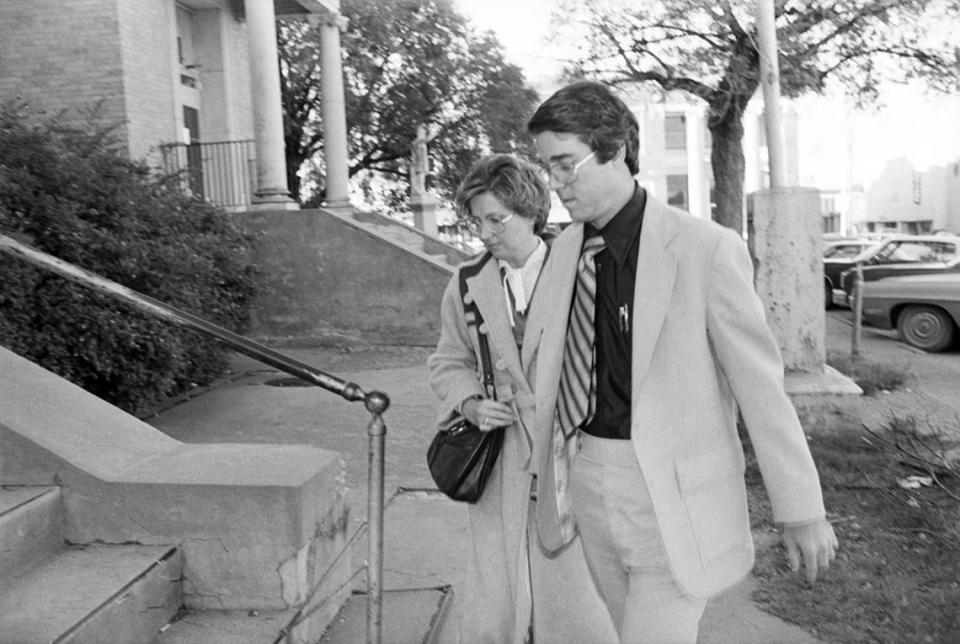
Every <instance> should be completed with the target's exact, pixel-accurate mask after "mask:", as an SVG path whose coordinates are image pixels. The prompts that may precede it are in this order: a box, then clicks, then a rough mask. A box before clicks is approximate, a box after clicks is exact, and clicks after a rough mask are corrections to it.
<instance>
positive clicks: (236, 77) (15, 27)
mask: <svg viewBox="0 0 960 644" xmlns="http://www.w3.org/2000/svg"><path fill="white" fill-rule="evenodd" d="M338 6H339V5H338V4H337V3H336V2H331V1H321V0H71V1H70V2H55V1H54V0H30V2H23V1H21V0H0V97H2V100H11V99H19V100H22V101H25V102H27V104H28V105H29V106H30V108H31V109H33V110H34V111H37V112H40V113H46V114H50V115H54V114H64V115H65V117H66V118H83V115H84V114H85V113H90V112H95V113H96V117H97V119H98V121H99V122H101V123H104V124H109V125H113V126H116V128H117V129H116V133H117V135H118V136H119V138H120V140H121V141H122V142H123V144H124V145H125V146H126V149H127V151H128V152H129V154H130V156H131V157H133V158H146V159H147V160H148V161H151V162H152V163H154V164H156V165H164V166H166V168H167V169H168V170H169V169H182V170H186V171H187V172H186V173H185V179H184V180H185V182H186V184H187V187H188V188H189V189H191V190H193V191H194V192H195V193H199V194H201V195H202V196H203V197H204V198H206V199H208V200H210V201H212V202H214V203H216V204H217V205H221V206H224V207H228V208H233V209H242V208H245V207H248V206H250V205H251V203H253V204H256V203H257V202H258V201H259V202H266V203H268V204H270V205H271V206H273V207H284V205H285V204H288V203H290V199H289V196H288V194H287V192H288V191H287V186H286V173H285V167H284V164H285V157H284V153H283V123H282V112H281V106H280V88H279V72H278V63H277V46H276V28H275V19H276V18H277V17H279V16H283V17H292V16H304V17H310V18H312V19H319V20H323V21H325V22H326V23H329V24H330V25H331V26H332V28H333V29H334V31H336V30H337V28H338V27H341V26H342V25H340V24H339V21H340V18H339V14H338V11H337V9H338ZM335 47H336V48H339V40H338V39H337V42H336V43H335ZM336 71H337V72H339V70H336Z"/></svg>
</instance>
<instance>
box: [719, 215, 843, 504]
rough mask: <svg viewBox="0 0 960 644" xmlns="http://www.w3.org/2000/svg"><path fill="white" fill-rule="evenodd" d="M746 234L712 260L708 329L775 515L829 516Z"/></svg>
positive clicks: (726, 242)
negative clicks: (757, 284) (755, 278)
mask: <svg viewBox="0 0 960 644" xmlns="http://www.w3.org/2000/svg"><path fill="white" fill-rule="evenodd" d="M752 277H753V265H752V262H751V260H750V256H749V254H748V252H747V248H746V245H745V244H744V243H743V240H742V239H740V238H739V236H737V235H736V233H733V232H732V231H724V234H722V235H721V237H720V240H719V242H718V243H717V245H716V247H715V252H714V255H713V259H712V262H711V276H710V291H709V296H708V302H709V304H708V309H707V314H708V322H707V323H708V329H709V335H710V341H711V344H712V346H713V348H714V350H715V351H716V354H717V359H718V362H719V364H720V367H721V368H722V370H723V372H724V374H725V376H726V378H727V380H728V382H729V383H730V387H731V389H732V390H733V395H734V398H735V400H736V402H737V406H738V407H739V409H740V413H741V414H742V416H743V420H744V423H745V424H746V427H747V431H748V433H749V436H750V441H751V443H752V445H753V448H754V452H755V453H756V456H757V461H758V463H759V466H760V471H761V473H762V475H763V480H764V484H765V487H766V489H767V494H768V495H769V497H770V501H771V505H772V506H773V514H774V520H776V521H782V522H794V521H804V520H808V519H814V518H817V517H823V516H824V507H823V496H822V492H821V489H820V480H819V477H818V475H817V471H816V467H815V465H814V462H813V457H812V456H811V454H810V449H809V447H808V446H807V442H806V436H805V434H804V431H803V428H802V427H801V425H800V421H799V419H798V417H797V414H796V411H795V409H794V407H793V404H792V402H791V401H790V398H789V396H788V395H787V394H786V391H785V389H784V382H783V363H782V360H781V358H780V351H779V347H778V346H777V343H776V340H775V338H774V336H773V333H772V332H771V331H770V328H769V326H768V325H767V322H766V317H765V314H764V307H763V303H762V301H761V300H760V298H759V296H758V295H757V293H756V291H755V289H754V287H753V279H752Z"/></svg>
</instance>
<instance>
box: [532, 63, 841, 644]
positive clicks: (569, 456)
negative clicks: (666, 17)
mask: <svg viewBox="0 0 960 644" xmlns="http://www.w3.org/2000/svg"><path fill="white" fill-rule="evenodd" d="M528 129H529V131H530V132H531V134H533V136H534V138H535V140H536V144H537V148H538V153H539V156H540V161H541V165H542V166H543V167H544V169H545V170H546V171H547V172H548V173H549V177H550V187H551V189H554V190H555V191H556V193H557V195H558V196H559V198H560V200H561V201H562V202H563V204H564V206H566V208H567V210H568V211H569V213H570V217H571V219H572V220H573V223H572V224H571V225H570V226H569V227H568V228H567V229H566V230H565V231H564V232H563V233H562V234H561V235H560V236H559V237H558V238H557V239H556V241H555V243H554V246H553V251H552V253H551V256H550V259H549V261H548V267H547V268H546V269H545V273H544V276H543V277H542V280H544V282H543V284H542V285H541V288H544V289H546V290H548V291H549V292H550V293H551V297H550V302H551V304H550V305H549V306H545V307H543V309H542V310H541V311H539V312H538V315H537V317H536V318H535V319H534V318H531V320H530V321H529V322H528V324H529V325H531V326H532V327H533V328H532V329H528V331H531V332H533V333H535V334H536V333H540V334H542V335H541V337H540V342H539V348H538V351H537V366H536V370H537V371H536V373H537V375H536V386H535V391H536V397H537V404H536V407H537V411H536V421H535V431H536V433H537V434H538V435H540V436H553V437H554V443H553V449H545V450H543V452H542V453H541V454H539V455H537V458H541V459H543V462H545V463H546V465H545V466H544V468H543V469H544V471H547V472H551V473H552V476H551V477H548V478H552V480H545V481H542V482H541V486H540V490H541V492H540V499H541V501H540V504H539V508H538V513H539V517H538V525H539V531H540V539H541V543H542V545H543V547H544V548H546V549H547V550H559V549H560V548H562V547H563V544H564V543H565V542H566V541H567V539H569V538H570V537H571V535H572V531H571V530H570V529H569V527H570V526H571V525H573V523H572V522H569V521H567V517H568V515H569V516H571V517H572V518H573V519H575V520H576V525H578V526H579V531H580V534H581V536H582V541H583V548H584V551H585V555H586V558H587V562H588V565H589V567H590V571H591V573H592V575H593V576H594V579H595V581H596V583H597V585H598V587H599V588H600V590H601V594H602V595H603V597H604V600H605V602H606V603H607V606H608V608H609V610H610V612H611V615H612V616H613V618H614V621H615V623H616V625H617V627H618V629H619V631H620V637H621V641H623V642H639V641H644V642H665V641H678V642H691V643H692V642H695V641H696V639H697V632H698V627H699V621H700V618H701V616H702V614H703V610H704V608H705V606H706V601H707V598H709V597H710V596H711V595H714V594H716V593H717V592H719V591H721V590H723V589H724V588H727V587H729V586H731V585H733V584H734V583H736V582H737V581H739V580H740V579H742V578H743V577H744V576H745V575H747V574H748V572H749V571H750V569H751V567H752V565H753V558H754V551H753V543H752V539H751V535H750V525H749V520H748V516H747V498H746V489H745V484H744V478H743V472H744V455H743V449H742V446H741V443H740V440H739V438H738V434H737V412H738V410H739V412H740V414H741V415H742V418H743V420H744V423H745V425H746V427H747V430H748V432H749V437H750V441H751V443H752V445H753V449H754V451H755V452H756V455H757V460H758V462H759V466H760V469H761V472H762V474H763V479H764V482H765V486H766V488H767V492H768V495H769V497H770V500H771V503H772V506H773V513H774V519H775V520H776V521H777V522H779V523H781V524H782V526H783V537H784V541H785V544H786V547H787V554H788V559H789V561H790V564H791V566H792V568H793V569H794V570H798V569H799V568H800V566H801V563H802V565H803V567H804V568H805V569H806V573H807V574H806V577H807V579H808V580H809V582H810V583H812V582H813V581H814V579H815V578H816V575H817V572H818V571H819V570H822V569H825V568H827V566H828V565H829V561H830V560H831V559H832V558H833V556H834V550H835V548H836V547H837V541H836V537H835V535H834V532H833V529H832V527H831V526H830V524H829V523H828V522H827V520H826V518H825V511H824V507H823V499H822V494H821V490H820V482H819V478H818V475H817V472H816V468H815V466H814V463H813V459H812V458H811V455H810V451H809V448H808V447H807V444H806V441H805V437H804V433H803V429H802V428H801V426H800V422H799V420H798V418H797V415H796V412H795V410H794V408H793V406H792V404H791V402H790V400H789V398H788V396H787V395H786V393H785V391H784V388H783V365H782V362H781V359H780V355H779V351H778V348H777V345H776V342H775V340H774V338H773V335H772V333H771V332H770V330H769V327H768V326H767V324H766V321H765V317H764V311H763V306H762V304H761V301H760V299H759V298H758V296H757V294H756V293H755V291H754V288H753V281H752V264H751V261H750V257H749V255H748V252H747V250H746V246H745V244H744V241H743V239H742V238H741V237H740V236H739V235H738V234H737V233H736V232H734V231H733V230H730V229H727V228H723V227H721V226H719V225H717V224H715V223H713V222H710V221H705V220H701V219H698V218H696V217H693V216H691V215H689V214H688V213H686V212H682V211H680V210H677V209H674V208H671V207H669V206H667V205H665V204H663V203H661V202H659V201H657V200H656V199H654V198H653V197H652V196H651V195H649V194H648V193H647V192H646V191H645V190H643V188H641V187H640V186H639V185H637V183H636V181H635V180H634V178H633V176H634V175H635V174H636V173H637V171H638V166H637V154H638V140H639V139H638V124H637V120H636V118H635V117H634V116H633V114H632V113H631V112H630V110H629V108H628V107H627V106H626V105H625V104H624V103H623V102H622V101H621V100H620V99H619V98H617V97H616V96H614V95H613V94H612V93H611V92H610V91H609V90H608V89H607V88H606V87H605V86H603V85H601V84H598V83H591V82H578V83H574V84H572V85H569V86H567V87H565V88H562V89H561V90H559V91H558V92H557V93H555V94H554V95H553V96H551V97H550V98H549V99H547V101H545V102H544V103H543V104H542V105H541V106H540V107H539V109H538V110H537V112H536V113H535V114H534V115H533V117H532V118H531V119H530V122H529V124H528ZM587 247H590V248H591V249H592V250H591V251H590V252H585V249H586V248H587ZM597 248H599V250H597ZM582 251H584V252H583V257H581V254H582ZM588 257H590V258H592V259H588ZM587 265H591V267H590V268H589V270H588V269H586V268H584V267H585V266H587ZM580 273H583V276H580ZM588 274H589V277H588V276H587V275H588ZM581 280H582V281H581ZM589 282H593V284H592V285H591V286H586V285H585V284H587V283H589ZM578 290H579V291H581V292H582V293H585V294H587V296H588V298H589V301H590V302H591V305H590V306H588V307H586V309H585V311H581V312H578V311H577V302H578V300H577V299H576V298H577V291H578ZM591 291H595V293H594V292H591ZM572 302H573V304H574V306H572V305H571V303H572ZM594 302H595V304H594ZM594 307H595V308H594ZM581 308H582V307H581ZM584 315H589V317H591V318H593V319H589V318H586V321H584V318H583V316H584ZM584 329H588V330H589V334H588V335H589V336H592V338H590V337H588V338H587V340H586V341H587V342H588V343H593V347H594V348H593V350H592V351H591V350H590V349H589V348H587V349H586V350H584V349H583V346H582V345H583V342H584V340H583V337H582V336H583V334H584ZM568 336H569V337H568ZM578 344H579V346H578ZM578 354H579V357H580V360H581V362H580V363H579V364H578V363H577V362H576V360H575V359H574V358H573V356H576V355H578ZM578 392H582V393H578ZM588 394H589V396H588ZM578 397H582V398H583V401H578ZM565 424H566V425H567V426H565ZM544 442H548V441H541V443H544ZM568 465H569V469H568ZM548 495H549V496H551V497H552V500H553V503H548V502H547V498H546V497H547V496H548ZM559 592H566V591H565V590H563V589H561V590H559Z"/></svg>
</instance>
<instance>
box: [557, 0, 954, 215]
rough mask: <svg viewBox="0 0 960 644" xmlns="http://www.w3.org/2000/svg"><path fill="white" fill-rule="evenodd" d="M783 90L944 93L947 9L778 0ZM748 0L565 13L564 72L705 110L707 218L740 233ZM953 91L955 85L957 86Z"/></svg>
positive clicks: (927, 4)
mask: <svg viewBox="0 0 960 644" xmlns="http://www.w3.org/2000/svg"><path fill="white" fill-rule="evenodd" d="M775 5H776V7H775V13H776V27H777V39H778V43H777V44H778V48H779V53H780V57H779V63H780V64H779V67H780V87H781V92H782V93H783V94H784V95H785V96H788V97H795V96H799V95H802V94H805V93H809V92H816V93H822V92H823V91H824V90H825V89H826V88H827V86H828V83H829V82H831V81H835V82H837V83H838V84H839V85H840V86H842V87H844V88H845V89H846V90H847V91H848V92H849V93H850V94H852V95H854V96H855V97H856V98H857V99H858V102H859V104H861V105H862V104H866V103H869V102H872V101H874V100H875V99H876V98H877V97H878V92H879V88H880V86H881V84H882V83H883V82H884V81H886V80H888V79H895V80H903V79H924V80H926V81H928V82H929V83H930V84H931V86H932V87H935V88H938V89H947V88H949V87H951V85H952V84H954V83H955V82H956V79H957V76H958V71H960V65H958V51H960V50H958V49H957V48H956V44H955V43H956V40H955V38H956V37H955V35H954V34H955V32H956V27H957V25H958V23H957V17H958V14H960V4H958V3H957V2H955V1H952V0H776V2H775ZM755 10H756V2H755V0H672V1H671V2H640V3H637V2H626V1H616V0H609V1H605V0H578V1H577V2H570V3H568V4H567V6H566V7H565V8H564V10H563V11H564V25H561V26H560V31H559V32H558V34H564V33H565V30H566V29H575V30H576V33H578V34H581V36H583V35H584V34H585V37H582V38H581V39H580V41H581V42H582V45H583V46H582V49H581V50H580V51H579V52H577V53H576V54H575V55H574V56H573V57H572V59H571V65H570V67H569V68H568V71H567V73H568V74H569V75H570V76H575V77H584V76H585V77H594V78H598V79H600V80H603V81H605V82H608V83H610V84H613V85H617V84H628V83H643V84H646V85H647V86H651V87H653V88H659V89H660V90H663V91H676V90H679V91H681V92H685V93H686V94H688V95H690V96H693V97H696V98H698V99H700V100H702V101H704V102H705V103H706V104H707V106H708V109H707V127H708V129H709V130H710V133H711V135H712V150H711V162H712V165H713V177H714V186H715V191H716V196H715V202H716V212H715V215H714V218H715V219H717V220H718V221H719V222H720V223H722V224H724V225H727V226H729V227H731V228H734V229H737V230H740V229H741V226H742V223H741V222H742V211H743V177H744V158H743V151H742V147H741V140H742V138H743V123H742V118H743V113H744V109H745V108H746V107H747V103H748V102H749V101H750V99H751V98H752V97H753V96H754V94H755V92H756V90H757V88H758V86H759V84H760V54H759V51H758V49H757V47H758V44H757V24H756V20H755V13H756V11H755ZM954 86H955V85H954Z"/></svg>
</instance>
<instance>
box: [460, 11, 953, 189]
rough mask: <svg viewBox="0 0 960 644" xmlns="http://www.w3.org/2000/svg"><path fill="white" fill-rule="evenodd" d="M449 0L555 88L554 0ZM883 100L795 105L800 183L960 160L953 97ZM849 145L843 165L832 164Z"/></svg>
mask: <svg viewBox="0 0 960 644" xmlns="http://www.w3.org/2000/svg"><path fill="white" fill-rule="evenodd" d="M454 4H455V6H457V7H458V8H459V9H460V11H461V12H462V13H463V14H464V15H465V16H467V17H468V18H469V19H470V20H471V21H472V22H473V23H474V24H475V25H476V26H477V27H479V28H481V29H489V30H491V31H493V32H494V33H495V34H496V35H497V37H498V39H499V40H500V42H501V43H502V44H503V46H504V51H505V54H506V57H507V60H509V61H510V62H512V63H514V64H516V65H518V66H519V67H521V68H522V69H523V70H524V73H525V74H526V76H527V78H528V79H529V81H530V83H531V84H532V85H533V86H534V87H535V88H536V89H537V90H538V91H540V93H541V96H543V97H546V95H548V94H549V93H550V92H551V91H552V90H553V89H554V88H555V87H556V85H555V84H554V82H553V80H552V77H553V75H554V74H555V73H556V72H557V71H559V68H560V64H559V62H558V61H557V60H556V59H555V58H551V56H550V50H551V47H549V46H547V45H545V42H544V39H545V38H546V36H547V29H548V25H549V21H550V14H551V12H552V11H553V10H554V9H555V8H556V7H557V5H558V0H454ZM884 101H885V103H886V105H885V107H884V108H883V109H881V110H879V111H877V112H876V113H865V112H859V113H858V112H855V111H854V112H851V114H852V116H851V118H850V119H849V120H848V118H847V117H846V113H847V106H846V104H845V101H844V100H843V99H842V98H841V97H829V98H824V97H810V98H807V99H802V100H801V101H800V102H799V103H798V106H797V107H798V110H799V112H800V113H801V118H802V119H803V122H804V125H803V126H802V132H803V133H804V134H803V136H804V137H805V138H804V139H803V140H802V141H801V146H800V148H801V149H800V151H799V154H800V168H801V177H800V179H801V183H802V184H803V185H816V186H817V187H821V188H836V187H840V186H839V182H840V181H841V178H840V175H842V174H844V172H845V171H849V172H850V174H851V179H852V181H853V183H860V184H862V185H865V186H866V185H869V183H870V182H872V181H873V180H875V178H876V177H877V176H878V175H879V173H880V172H881V171H882V169H883V166H884V164H885V163H886V161H887V160H889V159H895V158H900V157H904V158H907V159H909V160H910V161H911V162H912V163H913V164H914V166H915V167H916V168H917V169H918V170H924V169H926V168H927V167H929V166H931V165H946V164H947V163H949V162H952V161H956V160H958V159H960V97H951V98H947V97H940V98H933V97H929V96H925V95H924V92H923V91H922V90H921V89H919V88H917V87H909V86H893V87H890V88H889V89H888V90H887V91H885V94H884ZM848 136H849V137H850V139H851V141H852V145H849V146H848V144H847V137H848ZM849 150H852V159H851V160H850V162H849V165H850V168H849V170H848V169H846V168H841V167H840V166H841V165H843V163H844V162H843V161H842V160H843V159H845V158H846V157H844V154H848V151H849ZM805 168H806V170H805ZM805 174H806V175H807V176H804V175H805ZM835 178H836V180H835Z"/></svg>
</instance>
